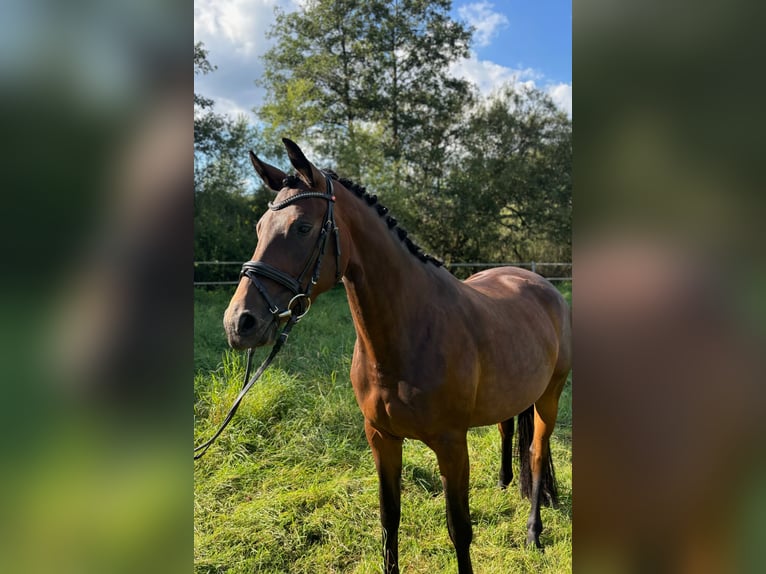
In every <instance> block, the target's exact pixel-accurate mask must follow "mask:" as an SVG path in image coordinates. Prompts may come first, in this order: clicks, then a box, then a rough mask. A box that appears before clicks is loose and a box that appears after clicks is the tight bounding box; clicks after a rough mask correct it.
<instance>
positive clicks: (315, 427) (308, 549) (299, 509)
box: [194, 287, 572, 574]
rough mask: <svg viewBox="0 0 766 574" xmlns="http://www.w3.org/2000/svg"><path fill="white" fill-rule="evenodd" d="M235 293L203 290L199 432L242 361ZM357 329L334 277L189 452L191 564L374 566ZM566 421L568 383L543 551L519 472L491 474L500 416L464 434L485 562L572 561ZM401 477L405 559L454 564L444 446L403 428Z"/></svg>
mask: <svg viewBox="0 0 766 574" xmlns="http://www.w3.org/2000/svg"><path fill="white" fill-rule="evenodd" d="M230 295H231V292H230V290H221V291H217V292H205V291H202V290H200V289H197V290H196V294H195V358H198V359H199V361H198V362H197V367H198V371H197V376H196V378H195V399H196V407H195V430H194V434H195V441H196V442H197V443H199V442H201V441H202V440H203V439H204V438H207V437H208V436H210V434H211V433H212V432H213V431H214V430H215V427H216V426H217V425H218V424H219V423H220V421H221V419H222V417H223V416H224V415H225V413H226V411H227V410H228V408H229V405H230V404H231V401H232V400H233V399H234V397H235V396H236V394H237V392H238V391H239V385H240V381H241V377H242V376H243V373H244V356H243V354H235V353H232V352H229V351H227V350H226V342H225V338H224V335H223V328H222V326H221V321H220V318H221V314H222V313H223V309H224V308H225V306H226V303H227V301H228V299H229V297H230ZM353 342H354V328H353V323H352V320H351V316H350V312H349V309H348V305H347V303H346V298H345V293H344V291H343V289H342V288H341V287H339V288H336V289H334V290H332V291H330V292H328V293H326V294H324V295H323V296H322V297H321V298H320V300H319V301H317V303H316V305H314V306H313V307H312V310H311V312H310V313H309V314H308V315H307V316H306V318H305V319H304V320H303V321H302V322H301V323H300V325H299V326H298V327H296V329H295V330H294V331H293V333H292V334H291V336H290V340H289V342H288V344H287V345H286V346H285V347H284V350H283V351H282V353H281V354H280V355H279V356H278V357H277V360H276V361H275V363H274V365H273V366H272V367H271V368H270V369H269V370H268V371H267V372H266V374H265V375H264V377H263V378H262V379H261V381H259V383H258V384H256V385H255V386H254V387H253V389H252V390H251V392H250V394H249V395H248V396H247V397H246V398H245V400H244V402H243V403H242V405H241V407H240V409H239V411H238V412H237V415H236V417H235V418H234V420H233V421H232V423H231V425H229V427H227V429H226V431H225V432H224V433H223V435H222V436H221V437H220V438H219V441H218V442H217V443H216V444H215V445H214V446H213V447H212V448H211V450H210V451H209V452H208V454H207V455H206V456H205V457H204V458H202V459H200V460H199V461H197V462H195V468H194V474H195V503H194V540H195V542H194V553H195V572H198V573H200V574H201V573H212V572H223V571H226V572H231V573H238V572H263V573H274V574H282V573H284V572H291V573H300V572H306V573H309V572H310V573H312V574H313V573H323V572H358V573H374V572H380V570H381V557H380V551H381V546H380V544H381V542H380V540H381V530H380V523H379V517H378V496H377V476H376V473H375V467H374V464H373V461H372V455H371V453H370V450H369V447H368V446H367V442H366V440H365V438H364V427H363V418H362V414H361V412H360V411H359V408H358V406H357V404H356V400H355V398H354V394H353V390H352V388H351V383H350V380H349V370H350V363H351V351H352V348H353ZM264 352H265V351H264ZM258 357H261V358H262V357H263V353H260V354H258ZM256 360H258V358H256ZM571 421H572V419H571V385H570V384H567V386H566V387H565V390H564V394H563V395H562V400H561V406H560V418H559V422H558V423H557V428H556V431H555V432H554V433H553V437H552V442H551V448H552V451H553V456H554V459H555V462H556V472H557V477H558V479H559V485H560V492H561V505H560V507H559V508H557V509H551V508H543V509H542V513H543V521H544V523H545V530H544V531H543V543H544V544H545V545H546V548H545V552H537V551H534V550H526V549H525V548H524V539H525V537H526V520H527V515H528V513H529V502H528V501H526V500H522V499H521V497H520V495H519V493H518V489H517V488H515V483H514V485H512V487H511V488H509V489H508V490H507V491H501V490H500V489H498V488H497V486H496V483H497V472H498V469H499V465H500V440H499V435H498V433H497V430H496V428H494V427H484V428H480V429H474V430H472V431H471V432H470V433H469V437H468V443H469V450H470V457H471V479H470V480H471V487H470V488H471V490H470V505H471V513H472V517H473V522H474V542H473V544H472V546H471V548H472V556H473V560H474V565H475V567H476V569H477V571H481V572H486V573H489V574H493V573H494V574H500V573H503V574H505V573H507V572H544V573H550V574H554V573H555V574H558V573H560V572H569V571H571V568H572V554H571V542H572V522H571V514H572V502H571V501H572V498H571V485H572V474H571V456H572V450H571ZM402 487H403V490H402V523H401V530H400V552H401V560H402V564H403V565H404V570H403V571H406V572H411V573H413V574H417V573H424V574H425V573H428V574H430V573H432V572H456V571H457V566H456V562H455V557H454V550H453V548H452V544H451V543H450V540H449V536H448V534H447V527H446V521H445V518H444V496H443V494H442V487H441V481H440V479H439V471H438V466H437V464H436V457H435V456H434V454H433V453H432V452H431V451H430V450H429V449H428V448H427V447H426V446H425V445H423V444H422V443H420V442H418V441H405V444H404V460H403V473H402Z"/></svg>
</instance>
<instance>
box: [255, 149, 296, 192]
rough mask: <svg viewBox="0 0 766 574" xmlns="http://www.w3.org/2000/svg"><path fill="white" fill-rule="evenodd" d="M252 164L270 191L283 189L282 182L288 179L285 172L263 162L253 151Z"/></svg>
mask: <svg viewBox="0 0 766 574" xmlns="http://www.w3.org/2000/svg"><path fill="white" fill-rule="evenodd" d="M250 163H252V164H253V167H254V168H255V171H256V172H257V173H258V175H259V176H261V179H262V180H263V183H265V184H266V185H267V186H268V187H269V189H271V190H273V191H279V190H280V189H282V180H283V179H285V177H287V176H286V174H285V172H283V171H282V170H281V169H279V168H278V167H274V166H273V165H269V164H267V163H265V162H262V161H261V160H260V159H258V156H257V155H255V154H254V153H253V152H252V151H251V152H250Z"/></svg>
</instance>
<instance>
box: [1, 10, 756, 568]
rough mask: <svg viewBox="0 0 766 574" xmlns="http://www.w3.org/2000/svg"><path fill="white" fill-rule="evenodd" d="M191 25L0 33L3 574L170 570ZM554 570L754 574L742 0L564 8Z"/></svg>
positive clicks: (180, 411) (102, 19) (80, 23)
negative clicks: (560, 552) (562, 360)
mask: <svg viewBox="0 0 766 574" xmlns="http://www.w3.org/2000/svg"><path fill="white" fill-rule="evenodd" d="M192 10H193V8H192V6H191V5H189V4H184V5H181V4H179V3H177V2H168V1H163V2H159V3H158V2H144V1H140V2H117V1H116V0H112V1H101V0H100V1H97V2H85V3H82V2H77V3H73V2H66V1H64V2H53V1H47V2H46V1H41V0H32V1H24V2H22V1H20V0H9V1H8V2H5V3H4V4H3V17H2V18H0V118H2V119H1V122H2V123H1V124H0V125H2V135H3V137H2V140H1V141H2V143H0V145H1V146H2V153H1V154H0V157H1V158H2V162H3V172H4V182H3V192H4V193H3V196H2V197H3V199H2V209H0V214H1V215H2V221H3V225H2V227H0V238H1V239H2V240H1V241H0V249H1V250H2V254H3V257H2V261H3V263H4V272H3V274H2V282H1V285H2V287H1V289H2V292H0V341H2V345H0V356H1V358H2V365H1V366H2V377H0V381H2V387H1V388H0V393H2V400H0V413H2V416H0V425H2V429H1V430H2V437H3V443H2V448H3V451H4V455H5V456H4V461H3V464H2V467H1V468H2V472H1V474H0V570H1V571H4V572H50V571H55V572H136V571H143V572H153V571H157V572H172V571H176V570H178V571H181V570H185V571H188V569H189V568H190V566H191V562H192V511H193V507H192V460H191V446H192V444H191V443H192V441H191V434H192V433H191V430H192V428H191V420H190V419H191V417H190V416H189V408H190V406H191V403H192V389H191V384H190V383H191V380H192V370H193V357H192V356H191V355H192V352H191V349H192V343H191V341H192V312H191V309H192V287H191V283H192V262H193V251H192V246H193V228H192V221H193V206H192V194H191V193H189V192H190V191H191V189H192V187H193V175H194V167H193V130H192V117H193V106H192V98H191V92H192V91H193V85H192V82H193V68H192V65H191V63H190V62H189V53H190V52H191V45H192V43H193V37H192V18H193V12H192ZM573 12H574V17H573V27H574V53H575V61H574V69H575V74H576V75H577V77H578V86H579V88H578V93H577V98H576V101H575V102H574V106H573V108H576V110H577V120H576V128H575V132H576V138H575V139H576V145H575V148H576V150H577V151H576V153H575V162H576V164H575V166H576V167H575V170H574V173H575V180H574V181H575V183H574V185H575V187H574V189H575V192H574V193H575V209H574V213H575V220H574V242H573V245H574V260H575V266H574V267H575V279H574V281H573V292H574V305H573V307H574V316H575V319H574V320H575V324H576V330H575V333H576V348H577V351H576V356H577V359H576V363H575V365H576V366H575V373H576V374H575V377H574V379H575V382H574V385H573V397H574V399H573V400H574V407H573V408H574V447H573V448H574V453H575V454H574V487H573V491H574V522H575V527H574V533H575V534H574V569H575V571H577V572H646V571H652V572H658V571H665V572H760V571H763V570H764V566H765V565H766V548H764V546H763V544H762V540H763V537H764V532H766V465H765V464H764V461H766V457H764V454H766V453H764V445H763V441H762V440H761V437H762V434H763V430H762V425H761V416H762V413H763V412H764V405H765V404H766V396H765V394H766V391H764V386H763V383H762V376H761V373H762V372H763V371H762V365H761V363H762V361H763V353H762V348H763V340H764V339H763V336H764V312H765V311H766V305H764V301H763V295H762V294H763V292H764V288H763V287H764V283H765V282H766V267H765V266H764V257H765V256H766V254H765V253H764V248H763V246H764V236H763V233H764V231H763V224H762V220H763V213H764V197H765V196H764V193H763V182H762V165H763V143H762V140H763V133H764V127H766V126H764V119H765V117H764V113H763V109H762V99H763V97H762V90H761V85H760V79H761V78H760V73H759V71H758V70H760V69H761V68H762V66H761V65H760V64H761V62H760V59H761V57H760V55H761V54H763V48H764V46H763V40H762V34H761V30H760V23H761V22H763V16H764V14H763V12H764V8H763V7H762V6H760V5H757V4H753V3H750V2H743V1H734V2H726V3H723V2H694V3H692V2H682V3H673V4H667V3H659V2H648V3H646V2H644V3H640V4H636V3H628V2H624V1H621V2H604V1H600V0H585V1H583V2H579V3H577V4H576V5H575V6H574V10H573Z"/></svg>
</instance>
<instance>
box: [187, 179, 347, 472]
mask: <svg viewBox="0 0 766 574" xmlns="http://www.w3.org/2000/svg"><path fill="white" fill-rule="evenodd" d="M325 183H326V190H327V191H326V193H321V192H317V191H306V192H303V193H298V194H296V195H293V196H291V197H288V198H287V199H285V200H284V201H280V202H279V203H276V204H275V203H269V209H271V210H272V211H279V210H280V209H284V208H285V207H287V206H288V205H292V204H293V203H295V202H296V201H300V200H302V199H309V198H312V197H315V198H319V199H325V200H327V212H326V213H325V218H324V223H323V224H322V229H321V231H320V232H319V238H318V239H317V242H316V245H315V246H314V249H313V251H312V252H311V255H309V258H308V260H307V261H306V265H304V267H303V271H301V274H300V275H299V276H298V278H297V279H294V278H293V277H291V276H290V275H288V274H287V273H285V272H284V271H280V270H279V269H277V268H276V267H274V266H272V265H269V264H268V263H264V262H263V261H247V262H246V263H244V264H243V265H242V271H240V273H239V277H240V279H241V278H242V277H247V278H248V279H249V280H250V281H251V282H252V284H253V285H254V286H255V288H256V289H257V290H258V292H259V293H260V294H261V296H262V297H263V299H264V300H265V301H266V304H267V305H268V307H269V311H270V312H271V314H272V316H273V317H274V321H276V322H277V324H279V323H280V322H281V321H282V320H284V319H287V323H286V324H285V326H284V328H283V329H282V332H281V333H280V335H279V338H278V339H277V341H276V343H274V346H273V347H272V348H271V352H270V353H269V356H268V357H266V359H265V360H264V361H263V363H261V366H260V367H258V370H257V371H256V372H255V374H254V375H253V378H252V379H249V380H248V378H249V377H250V368H251V367H252V361H253V349H252V348H250V349H248V350H247V366H246V368H245V380H244V383H243V385H242V390H241V391H240V392H239V394H238V395H237V398H236V399H235V400H234V404H232V406H231V408H230V409H229V412H228V413H227V414H226V418H224V420H223V422H222V423H221V426H219V427H218V430H217V431H216V432H215V434H214V435H213V436H212V437H210V439H208V440H207V441H205V442H204V443H202V444H201V445H199V446H197V447H195V448H194V453H195V454H194V460H197V459H198V458H201V457H202V456H203V455H204V454H205V453H206V452H207V449H208V448H210V445H212V444H213V442H214V441H215V439H217V438H218V436H219V435H220V434H221V433H222V432H223V429H225V428H226V426H227V425H228V424H229V423H230V422H231V419H232V418H234V413H236V412H237V408H239V404H240V403H241V402H242V399H243V398H244V397H245V394H246V393H247V391H249V390H250V388H251V387H252V386H253V384H255V382H256V381H257V380H258V379H259V378H260V376H261V375H262V374H263V372H264V371H265V370H266V369H267V368H268V367H269V365H270V364H271V362H272V361H273V360H274V357H276V356H277V353H278V352H279V350H280V349H281V348H282V345H284V344H285V341H287V337H288V336H289V334H290V331H291V330H292V328H293V326H294V325H295V324H296V323H297V322H298V321H300V320H301V319H302V318H303V316H304V315H306V313H308V310H309V309H310V308H311V291H312V290H313V289H314V286H315V285H316V284H317V281H318V280H319V273H320V271H321V267H322V258H323V257H324V253H325V249H326V247H327V240H328V238H329V236H330V234H331V233H332V234H333V235H334V237H335V269H336V272H335V281H336V282H338V281H340V279H341V276H342V275H343V273H342V272H341V267H340V237H339V233H338V226H337V225H336V224H335V213H334V211H333V206H334V204H335V195H333V188H332V179H331V178H330V176H329V175H327V174H325ZM315 257H316V262H315V263H314V271H313V273H312V274H311V280H310V281H309V283H308V284H307V285H306V289H305V290H304V289H301V283H303V279H304V275H305V274H306V271H307V270H308V268H309V266H310V265H311V261H312V260H313V259H314V258H315ZM259 276H261V277H266V278H267V279H271V280H272V281H276V282H277V283H279V284H280V285H282V286H283V287H286V288H287V289H288V290H289V291H290V292H291V293H292V294H293V298H292V299H290V301H289V302H288V303H287V306H286V307H285V308H284V309H280V308H279V306H278V305H277V304H276V303H274V300H273V299H272V298H271V296H270V295H269V292H268V290H267V289H266V286H265V285H264V284H263V283H261V281H260V279H259V278H258V277H259ZM301 301H303V302H302V303H301ZM294 305H300V307H299V308H298V310H297V312H293V306H294ZM304 305H305V307H304ZM197 453H199V454H197Z"/></svg>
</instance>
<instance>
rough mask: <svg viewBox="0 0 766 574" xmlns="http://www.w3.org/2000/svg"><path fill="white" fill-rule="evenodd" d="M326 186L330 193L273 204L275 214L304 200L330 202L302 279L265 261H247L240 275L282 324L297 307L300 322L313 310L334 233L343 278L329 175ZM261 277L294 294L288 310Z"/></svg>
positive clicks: (309, 194) (298, 196)
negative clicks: (308, 273) (311, 268)
mask: <svg viewBox="0 0 766 574" xmlns="http://www.w3.org/2000/svg"><path fill="white" fill-rule="evenodd" d="M325 183H326V189H327V191H326V193H321V192H317V191H306V192H303V193H298V194H296V195H293V196H291V197H288V198H287V199H285V200H283V201H280V202H279V203H269V209H270V210H271V211H279V210H281V209H284V208H285V207H287V206H288V205H292V204H293V203H295V202H297V201H301V200H303V199H309V198H319V199H324V200H326V201H327V212H326V213H325V218H324V223H323V224H322V229H321V230H320V232H319V238H318V239H317V242H316V244H315V246H314V250H313V251H312V253H311V255H309V258H308V259H307V261H306V264H305V265H304V267H303V271H301V274H300V275H299V276H298V278H297V279H294V278H293V277H291V276H290V275H288V274H287V273H285V272H284V271H281V270H279V269H277V268H276V267H274V266H272V265H269V264H268V263H264V262H263V261H247V262H246V263H244V264H243V265H242V271H240V273H239V277H240V279H241V278H242V277H247V278H248V279H249V280H250V282H251V283H252V284H253V285H254V286H255V288H256V289H257V290H258V292H259V293H260V294H261V296H262V297H263V299H264V301H266V304H267V305H268V307H269V311H270V312H271V314H272V315H273V316H274V320H275V321H276V322H278V323H279V322H281V321H282V320H283V319H289V318H290V317H292V316H293V306H294V305H299V308H298V311H297V316H298V320H300V318H301V317H303V316H304V315H305V314H306V313H307V312H308V310H309V308H310V307H311V291H312V289H313V288H314V286H315V285H316V284H317V281H318V280H319V272H320V270H321V267H322V258H323V257H324V254H325V249H326V247H327V240H328V238H329V236H330V234H333V235H334V236H335V269H336V274H335V281H336V282H338V281H340V278H341V275H342V272H341V267H340V238H339V236H338V226H337V225H336V224H335V212H334V210H333V207H334V204H335V196H334V195H333V187H332V178H331V177H330V176H329V175H326V174H325ZM314 258H316V260H315V263H314V271H313V273H312V275H311V280H310V281H309V283H308V284H307V285H306V289H305V290H304V289H302V287H301V284H302V283H303V281H304V276H305V275H306V271H308V269H309V266H310V265H311V261H312V260H314ZM259 276H260V277H265V278H267V279H271V280H272V281H276V282H277V283H279V284H280V285H282V286H283V287H285V288H287V289H288V290H289V291H290V292H291V293H292V294H293V298H292V299H290V301H289V302H288V303H287V306H286V307H285V308H283V309H280V308H279V306H278V305H277V304H276V303H275V302H274V300H273V299H272V298H271V296H270V295H269V292H268V290H267V289H266V286H265V285H264V284H263V283H262V282H261V281H260V279H259V278H258V277H259ZM296 322H297V321H296Z"/></svg>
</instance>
